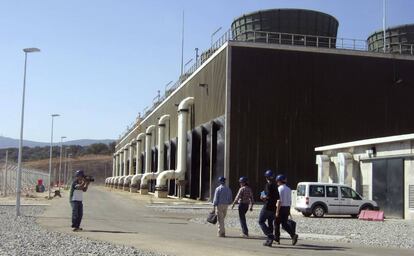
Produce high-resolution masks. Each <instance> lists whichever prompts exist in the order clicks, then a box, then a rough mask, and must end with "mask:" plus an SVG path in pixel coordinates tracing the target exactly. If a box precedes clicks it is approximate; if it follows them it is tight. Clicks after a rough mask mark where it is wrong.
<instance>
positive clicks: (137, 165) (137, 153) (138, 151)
mask: <svg viewBox="0 0 414 256" xmlns="http://www.w3.org/2000/svg"><path fill="white" fill-rule="evenodd" d="M140 148H141V140H138V139H137V144H136V148H135V158H136V159H137V161H135V172H136V173H135V174H138V173H142V172H141V171H140V170H139V168H140V166H141V149H140Z"/></svg>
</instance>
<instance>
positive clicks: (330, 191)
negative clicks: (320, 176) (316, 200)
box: [326, 186, 338, 197]
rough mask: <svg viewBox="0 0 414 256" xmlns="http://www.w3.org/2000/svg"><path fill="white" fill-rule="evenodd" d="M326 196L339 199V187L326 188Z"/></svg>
mask: <svg viewBox="0 0 414 256" xmlns="http://www.w3.org/2000/svg"><path fill="white" fill-rule="evenodd" d="M326 196H327V197H338V187H337V186H326Z"/></svg>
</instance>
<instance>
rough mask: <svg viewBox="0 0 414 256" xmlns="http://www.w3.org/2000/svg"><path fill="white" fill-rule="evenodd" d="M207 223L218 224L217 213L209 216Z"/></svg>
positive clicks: (211, 213)
mask: <svg viewBox="0 0 414 256" xmlns="http://www.w3.org/2000/svg"><path fill="white" fill-rule="evenodd" d="M207 222H209V223H211V224H216V223H217V214H216V213H215V212H210V213H209V214H208V216H207Z"/></svg>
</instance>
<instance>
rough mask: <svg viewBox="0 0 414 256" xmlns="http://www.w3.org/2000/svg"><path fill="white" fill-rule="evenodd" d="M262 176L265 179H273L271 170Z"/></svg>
mask: <svg viewBox="0 0 414 256" xmlns="http://www.w3.org/2000/svg"><path fill="white" fill-rule="evenodd" d="M264 176H265V177H266V178H273V177H274V176H273V171H272V170H267V171H266V172H265V174H264Z"/></svg>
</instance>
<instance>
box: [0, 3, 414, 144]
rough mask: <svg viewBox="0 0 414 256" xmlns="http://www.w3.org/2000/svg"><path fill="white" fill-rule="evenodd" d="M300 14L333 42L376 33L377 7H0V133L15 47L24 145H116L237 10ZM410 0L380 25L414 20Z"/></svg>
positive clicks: (12, 99) (15, 94) (14, 99)
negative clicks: (328, 23)
mask: <svg viewBox="0 0 414 256" xmlns="http://www.w3.org/2000/svg"><path fill="white" fill-rule="evenodd" d="M288 7H291V8H304V9H314V10H319V11H323V12H326V13H329V14H331V15H333V16H335V17H336V18H337V19H338V20H339V23H340V25H339V32H338V36H339V37H346V38H358V39H366V37H367V36H368V35H369V34H370V33H371V32H373V31H375V30H378V29H381V27H382V0H260V1H259V0H256V1H253V0H250V1H248V0H243V1H242V0H239V1H233V0H231V1H230V0H225V1H223V0H221V1H217V0H209V1H195V0H179V1H172V0H163V1H161V0H147V1H138V0H135V1H134V0H88V1H84V0H72V1H60V0H42V1H40V0H38V1H34V0H26V1H19V0H1V1H0V38H1V39H0V135H3V136H7V137H13V138H18V137H19V129H20V128H19V127H20V109H21V94H22V80H23V64H24V54H23V52H22V49H23V48H27V47H38V48H40V49H41V50H42V52H41V53H35V54H31V55H30V56H28V57H29V58H28V73H27V91H26V108H25V129H24V138H25V139H30V140H37V141H49V140H50V116H49V115H50V114H51V113H52V112H53V113H59V114H61V115H62V116H61V117H58V118H57V119H56V122H55V135H56V136H55V140H57V138H59V137H60V136H67V137H68V139H70V140H73V139H85V138H88V139H103V138H112V139H115V138H117V137H118V135H119V134H120V133H122V132H123V131H124V130H125V128H126V126H127V125H128V124H130V123H131V122H132V121H133V120H134V119H135V118H136V116H137V114H138V112H140V111H142V109H144V108H145V107H146V106H148V105H150V104H151V102H152V99H153V98H154V97H155V96H156V93H157V90H161V91H162V90H163V88H164V85H165V84H166V83H168V82H169V81H171V80H173V81H174V82H175V81H176V80H177V78H178V75H179V73H180V61H181V22H182V20H181V19H182V11H183V10H184V11H185V49H184V59H185V61H186V60H189V59H191V58H193V57H194V48H196V47H198V48H200V49H206V48H208V46H209V44H210V35H211V33H212V32H214V31H215V30H216V29H217V28H218V27H220V26H221V27H223V29H222V31H220V33H222V32H225V30H227V29H229V28H230V24H231V22H232V21H233V19H234V18H235V17H237V16H240V15H241V14H243V13H246V12H250V11H256V10H260V9H265V8H266V9H267V8H288ZM413 10H414V1H412V0H388V10H387V12H388V22H387V24H388V26H394V25H399V24H406V23H414V14H413V12H412V11H413Z"/></svg>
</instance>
